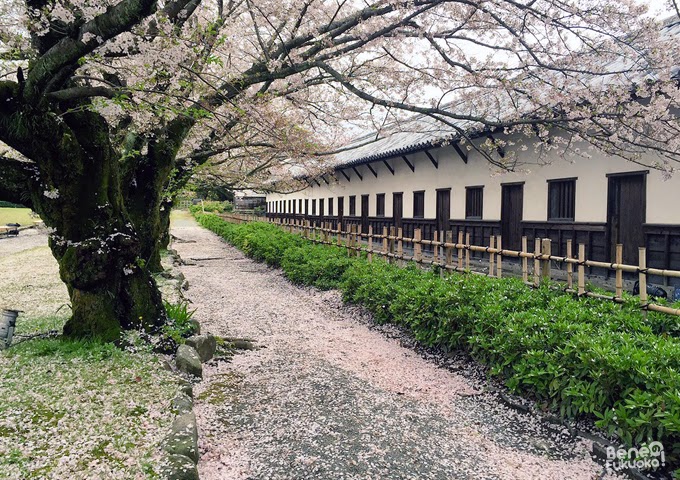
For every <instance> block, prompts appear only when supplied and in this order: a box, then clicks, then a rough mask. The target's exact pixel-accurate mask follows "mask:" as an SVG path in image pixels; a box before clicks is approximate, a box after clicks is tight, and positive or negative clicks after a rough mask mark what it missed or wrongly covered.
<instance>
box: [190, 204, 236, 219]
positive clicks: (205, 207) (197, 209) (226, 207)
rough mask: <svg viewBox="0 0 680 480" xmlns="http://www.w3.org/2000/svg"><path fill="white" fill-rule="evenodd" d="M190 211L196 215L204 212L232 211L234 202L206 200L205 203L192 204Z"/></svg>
mask: <svg viewBox="0 0 680 480" xmlns="http://www.w3.org/2000/svg"><path fill="white" fill-rule="evenodd" d="M189 211H190V212H191V213H193V214H194V215H196V214H198V213H202V212H206V213H230V212H233V211H234V204H233V203H231V202H227V201H224V202H218V201H216V200H204V201H203V204H200V203H198V204H196V205H191V206H190V207H189Z"/></svg>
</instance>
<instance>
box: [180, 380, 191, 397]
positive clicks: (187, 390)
mask: <svg viewBox="0 0 680 480" xmlns="http://www.w3.org/2000/svg"><path fill="white" fill-rule="evenodd" d="M179 392H180V393H183V394H184V395H186V396H187V397H189V398H192V399H193V398H194V387H193V386H192V385H191V382H187V381H186V380H184V379H182V381H181V382H180V384H179Z"/></svg>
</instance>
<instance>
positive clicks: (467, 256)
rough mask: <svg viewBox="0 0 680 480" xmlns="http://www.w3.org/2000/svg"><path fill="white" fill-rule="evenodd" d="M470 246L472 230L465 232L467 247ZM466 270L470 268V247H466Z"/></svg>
mask: <svg viewBox="0 0 680 480" xmlns="http://www.w3.org/2000/svg"><path fill="white" fill-rule="evenodd" d="M469 246H470V232H467V233H465V247H469ZM465 270H470V249H469V248H465Z"/></svg>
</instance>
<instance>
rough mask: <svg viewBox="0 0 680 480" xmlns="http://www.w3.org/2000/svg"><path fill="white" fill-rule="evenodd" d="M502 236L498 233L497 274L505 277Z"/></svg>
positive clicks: (499, 276)
mask: <svg viewBox="0 0 680 480" xmlns="http://www.w3.org/2000/svg"><path fill="white" fill-rule="evenodd" d="M501 240H502V238H501V236H500V235H498V236H497V237H496V248H497V249H498V250H499V251H498V262H497V264H496V276H497V277H498V278H503V247H502V243H501Z"/></svg>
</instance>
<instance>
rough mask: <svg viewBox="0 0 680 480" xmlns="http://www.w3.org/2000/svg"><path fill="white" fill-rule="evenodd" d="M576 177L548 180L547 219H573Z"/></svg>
mask: <svg viewBox="0 0 680 480" xmlns="http://www.w3.org/2000/svg"><path fill="white" fill-rule="evenodd" d="M575 210H576V179H575V178H568V179H562V180H548V220H553V221H574V211H575Z"/></svg>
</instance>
